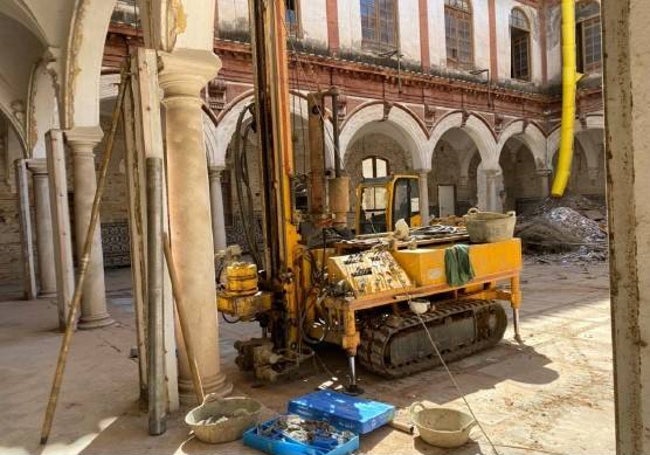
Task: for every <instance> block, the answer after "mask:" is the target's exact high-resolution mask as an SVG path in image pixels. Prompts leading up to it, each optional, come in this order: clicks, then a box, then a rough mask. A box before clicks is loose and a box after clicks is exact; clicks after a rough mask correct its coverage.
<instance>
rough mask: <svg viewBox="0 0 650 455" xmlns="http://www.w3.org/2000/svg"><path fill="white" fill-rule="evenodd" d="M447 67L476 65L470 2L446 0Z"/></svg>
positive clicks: (466, 0)
mask: <svg viewBox="0 0 650 455" xmlns="http://www.w3.org/2000/svg"><path fill="white" fill-rule="evenodd" d="M445 38H446V42H447V66H449V67H451V68H465V69H466V68H471V67H472V65H473V64H474V43H473V37H472V6H471V4H470V2H469V0H445Z"/></svg>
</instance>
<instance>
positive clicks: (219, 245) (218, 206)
mask: <svg viewBox="0 0 650 455" xmlns="http://www.w3.org/2000/svg"><path fill="white" fill-rule="evenodd" d="M224 169H225V168H224V167H223V166H210V167H209V168H208V175H209V177H210V207H211V208H212V235H213V237H214V252H215V253H216V252H217V251H220V250H224V249H226V245H227V240H226V224H225V217H224V211H223V194H222V191H221V173H222V172H223V171H224Z"/></svg>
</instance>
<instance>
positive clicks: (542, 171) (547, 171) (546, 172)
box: [535, 168, 553, 177]
mask: <svg viewBox="0 0 650 455" xmlns="http://www.w3.org/2000/svg"><path fill="white" fill-rule="evenodd" d="M535 172H536V173H537V175H539V176H540V177H546V176H547V175H551V174H552V173H553V171H551V170H550V169H546V168H543V169H537V170H536V171H535Z"/></svg>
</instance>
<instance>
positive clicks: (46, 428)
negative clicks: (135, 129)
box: [41, 67, 127, 445]
mask: <svg viewBox="0 0 650 455" xmlns="http://www.w3.org/2000/svg"><path fill="white" fill-rule="evenodd" d="M120 81H121V83H120V91H119V93H118V95H117V102H116V103H115V109H114V110H113V118H112V121H111V130H110V133H109V135H108V140H107V141H106V150H105V152H104V156H103V159H102V167H101V171H100V175H99V182H98V183H97V191H96V193H95V199H94V200H93V207H92V210H91V213H90V224H89V225H88V231H87V232H86V238H85V241H84V247H83V249H82V255H81V260H80V261H79V278H78V279H77V286H76V288H75V290H74V295H73V297H72V303H71V304H70V312H69V314H68V321H67V324H66V329H65V333H64V334H63V338H62V340H61V349H60V350H59V358H58V360H57V364H56V371H55V373H54V380H53V382H52V390H51V391H50V397H49V400H48V403H47V410H46V411H45V420H44V421H43V427H42V428H41V445H44V444H46V443H47V440H48V438H49V437H50V430H51V429H52V420H53V419H54V411H55V410H56V403H57V401H58V399H59V394H60V392H61V383H62V381H63V371H64V370H65V364H66V361H67V359H68V350H69V348H70V341H71V340H72V334H73V332H74V329H73V327H74V323H73V321H74V320H75V319H76V317H77V311H78V310H79V305H80V303H81V292H82V289H83V285H84V281H85V279H86V272H87V271H88V264H89V262H90V253H91V251H92V245H93V238H94V232H95V228H96V227H97V221H98V220H99V206H100V203H101V200H102V195H103V194H104V188H105V186H106V174H107V173H108V164H109V162H110V159H111V155H112V154H113V142H114V140H115V132H116V131H117V122H118V118H119V115H120V111H121V110H122V102H123V100H124V92H125V90H126V84H127V82H126V67H124V68H123V69H122V77H121V79H120Z"/></svg>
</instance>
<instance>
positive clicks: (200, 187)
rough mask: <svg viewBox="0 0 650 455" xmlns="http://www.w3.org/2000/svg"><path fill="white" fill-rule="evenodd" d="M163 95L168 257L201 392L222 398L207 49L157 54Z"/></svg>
mask: <svg viewBox="0 0 650 455" xmlns="http://www.w3.org/2000/svg"><path fill="white" fill-rule="evenodd" d="M159 61H160V63H161V69H160V73H159V80H160V86H161V87H162V89H163V91H164V98H163V101H162V102H163V104H164V106H165V125H166V129H165V135H166V146H167V178H168V180H167V182H168V200H169V221H170V236H171V246H172V253H173V255H174V261H175V264H176V268H177V272H178V278H179V281H180V285H181V287H182V289H181V292H182V293H183V297H184V304H185V305H187V308H186V314H187V315H189V321H187V322H188V325H189V326H190V327H192V329H193V336H192V340H193V341H194V344H195V346H194V347H193V348H194V351H195V356H196V361H197V363H198V367H199V372H200V374H201V379H202V382H203V388H204V392H205V393H206V394H207V393H217V394H219V395H225V394H228V393H229V392H230V391H231V390H232V384H230V383H228V382H227V380H226V377H225V375H224V374H223V373H222V372H221V368H220V359H219V337H218V323H217V321H218V319H217V311H216V306H215V301H216V288H215V269H214V253H213V251H214V244H213V238H212V228H211V226H212V221H211V215H210V191H209V186H208V163H207V156H206V152H205V144H204V142H203V124H202V112H201V105H202V100H201V98H200V91H201V89H202V88H203V87H204V86H205V85H206V84H207V82H208V81H209V80H211V79H213V78H214V77H215V76H216V75H217V73H218V71H219V69H220V68H221V61H220V60H219V58H218V57H217V56H216V55H214V53H212V52H211V51H202V50H189V49H179V50H176V51H174V52H173V53H166V52H160V53H159ZM178 348H179V376H180V377H179V381H178V385H179V395H180V399H181V402H183V403H189V402H192V401H193V400H194V394H193V393H192V381H191V374H190V368H189V363H188V360H187V352H186V349H185V346H184V345H183V344H182V340H181V339H178Z"/></svg>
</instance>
